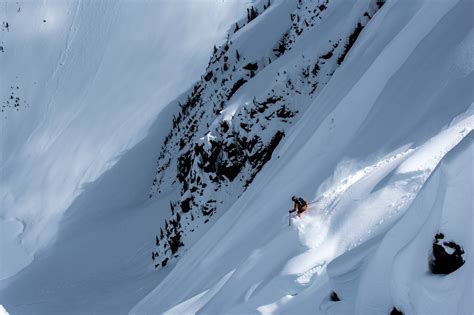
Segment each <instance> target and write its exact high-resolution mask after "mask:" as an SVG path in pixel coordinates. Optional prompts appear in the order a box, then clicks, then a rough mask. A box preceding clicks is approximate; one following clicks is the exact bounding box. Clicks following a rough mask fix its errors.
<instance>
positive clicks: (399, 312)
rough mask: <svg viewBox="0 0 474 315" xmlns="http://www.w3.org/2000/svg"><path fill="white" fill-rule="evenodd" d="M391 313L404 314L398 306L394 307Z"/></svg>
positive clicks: (391, 314)
mask: <svg viewBox="0 0 474 315" xmlns="http://www.w3.org/2000/svg"><path fill="white" fill-rule="evenodd" d="M390 315H403V312H402V311H400V310H398V308H396V307H393V308H392V310H391V311H390Z"/></svg>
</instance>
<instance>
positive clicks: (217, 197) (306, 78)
mask: <svg viewBox="0 0 474 315" xmlns="http://www.w3.org/2000/svg"><path fill="white" fill-rule="evenodd" d="M382 5H383V2H382V1H375V0H362V1H355V2H348V1H273V2H268V1H262V2H260V3H257V4H256V5H255V6H252V10H256V11H257V12H260V14H259V15H258V16H257V17H256V18H254V19H252V20H250V22H249V23H247V24H246V25H243V26H240V28H238V29H237V27H236V28H235V29H234V31H235V33H234V34H230V35H229V37H228V39H227V41H226V42H225V43H224V44H223V45H222V46H221V47H219V48H215V50H214V53H213V55H212V56H211V59H210V61H209V65H208V67H207V69H206V72H205V74H204V75H203V76H202V78H201V80H200V81H199V82H197V83H196V84H195V85H194V87H193V89H192V92H191V93H190V95H189V96H188V97H187V99H186V100H184V102H181V103H180V104H181V111H180V113H179V114H178V115H176V116H175V117H174V118H173V129H172V130H171V131H170V132H169V134H168V136H167V137H166V138H165V141H164V144H163V146H162V149H161V154H160V155H159V158H158V162H157V164H158V166H157V174H156V178H155V179H154V180H153V184H152V191H151V194H150V197H152V198H153V197H156V196H160V194H161V193H163V192H164V193H167V192H169V191H170V190H173V189H176V187H177V188H178V189H179V190H180V195H179V197H178V198H177V199H176V200H173V201H172V202H171V203H170V208H171V213H170V215H171V216H170V218H169V219H167V220H166V222H163V223H162V224H163V225H162V226H161V228H160V229H159V231H158V230H157V235H156V246H157V248H156V250H154V251H153V253H152V258H153V261H154V263H155V266H156V267H157V268H158V267H160V268H161V267H165V266H166V264H167V263H168V261H169V260H170V258H175V257H178V256H179V249H180V247H182V246H184V247H189V246H191V245H192V244H193V242H194V240H196V239H198V238H199V237H200V235H202V234H203V233H205V231H206V230H207V228H208V225H209V224H208V225H205V224H206V223H208V222H211V224H213V223H214V222H215V220H216V218H217V217H219V216H220V215H222V213H223V212H225V210H226V209H227V208H229V207H230V206H231V205H232V203H233V202H234V201H235V200H236V199H237V198H238V197H239V196H240V195H241V194H242V193H243V192H244V191H245V190H246V189H247V187H249V185H250V184H251V183H252V181H253V179H254V178H255V176H256V175H257V174H258V172H259V171H260V170H261V169H262V167H263V166H264V165H265V164H266V163H267V162H268V161H270V159H271V158H272V156H273V155H272V154H273V151H274V150H275V148H277V146H278V144H279V143H280V142H281V141H282V139H283V138H284V137H285V132H286V130H287V128H289V127H290V126H291V125H292V124H294V123H296V122H297V121H298V119H300V117H302V115H304V112H305V111H306V110H307V108H308V106H309V105H310V104H311V102H312V100H313V99H314V98H315V97H316V96H317V95H318V93H319V92H320V91H321V90H322V89H323V88H324V86H325V85H326V84H327V83H328V82H329V80H330V79H331V77H332V75H333V74H334V72H335V71H336V69H337V68H338V67H339V66H340V65H341V64H342V63H343V61H344V60H345V58H346V55H347V53H348V52H349V50H350V48H351V47H352V45H353V44H354V42H355V40H356V39H357V37H358V35H359V34H360V32H361V31H362V29H363V27H364V26H365V25H366V24H367V23H368V22H369V21H370V19H371V18H372V17H373V16H374V14H376V12H377V10H378V9H380V7H381V6H382ZM231 33H232V32H231Z"/></svg>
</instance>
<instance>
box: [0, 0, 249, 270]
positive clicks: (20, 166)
mask: <svg viewBox="0 0 474 315" xmlns="http://www.w3.org/2000/svg"><path fill="white" fill-rule="evenodd" d="M239 9H240V10H239ZM243 11H245V9H244V5H243V4H240V3H238V2H235V1H234V2H232V1H231V2H226V3H221V2H216V1H206V2H202V3H199V4H198V3H186V4H180V3H167V2H161V1H160V2H158V1H157V2H154V3H152V2H145V1H139V2H135V3H133V2H129V1H123V2H110V3H109V2H105V1H103V2H97V1H2V2H1V3H0V19H1V20H2V23H4V24H3V26H2V28H1V31H0V41H1V46H2V52H0V68H1V69H2V71H1V78H0V80H1V84H0V102H1V104H2V112H1V123H0V124H1V135H0V147H1V153H2V154H1V160H0V165H1V166H0V167H1V169H0V171H1V179H2V180H1V182H0V227H1V231H2V232H1V233H2V238H1V240H2V242H1V243H0V244H1V251H2V252H8V253H9V255H2V264H1V268H0V271H1V273H0V279H3V278H6V277H8V276H11V275H12V274H14V273H15V272H17V271H18V270H20V269H21V268H23V267H24V266H26V265H27V264H28V263H30V262H31V260H32V259H33V256H34V254H35V253H36V252H37V250H40V249H42V248H44V247H45V246H47V245H48V244H50V243H51V242H52V241H53V240H54V237H55V235H56V233H57V229H58V225H59V222H60V220H61V218H62V215H63V213H64V212H65V211H66V209H67V208H68V207H69V206H70V205H71V204H72V202H73V201H74V199H75V198H76V197H77V196H78V195H79V194H80V193H81V191H82V190H83V188H84V185H86V184H87V183H90V182H93V181H95V180H96V179H98V178H99V177H100V175H101V174H103V173H104V172H105V171H106V170H107V169H109V168H110V167H111V166H112V165H114V163H115V162H116V161H117V159H118V158H119V156H120V154H122V153H123V152H125V151H126V150H127V149H129V148H131V147H132V146H133V145H134V144H136V143H138V142H139V141H140V140H141V139H143V138H144V137H145V135H146V134H147V131H148V129H149V128H150V126H151V124H152V123H153V121H154V120H155V119H156V116H157V114H158V113H160V112H161V111H162V110H163V108H165V106H166V105H167V104H168V103H169V102H170V101H171V100H173V99H174V98H176V96H177V95H179V93H181V92H184V91H185V90H186V89H187V88H188V87H189V86H190V85H191V83H192V82H194V81H195V80H196V79H197V78H198V77H199V75H200V73H201V72H202V71H203V67H204V66H205V62H206V61H207V58H208V54H209V52H210V51H212V45H213V44H214V43H216V42H219V41H220V40H221V39H222V38H223V36H224V35H225V31H226V29H227V28H228V27H229V26H230V22H228V21H229V20H235V19H237V17H240V16H241V15H242V13H243ZM5 23H8V27H6V24H5ZM198 43H199V44H198ZM17 98H18V101H17V100H16V99H17ZM166 115H167V116H166V117H168V116H169V115H171V114H166ZM164 121H166V123H165V124H163V125H162V127H161V128H162V131H159V132H157V134H158V138H156V141H157V142H158V141H160V139H161V138H160V137H161V134H163V133H164V132H165V131H163V130H167V129H169V125H168V119H166V120H164ZM155 129H156V128H155ZM147 154H149V155H150V157H152V156H156V153H154V151H153V149H152V150H150V151H149V153H147ZM148 163H151V164H148V165H152V164H153V161H152V160H149V162H148ZM147 172H148V171H147ZM149 177H150V175H148V173H146V175H145V177H143V179H142V182H143V185H147V184H146V182H149V180H150V179H149ZM140 187H143V186H140ZM137 195H139V197H138V198H139V199H141V200H143V199H144V197H143V196H144V195H145V196H146V193H145V194H144V193H143V192H142V191H141V190H139V192H138V193H137ZM134 198H137V196H134ZM130 202H132V203H133V202H134V201H133V200H130Z"/></svg>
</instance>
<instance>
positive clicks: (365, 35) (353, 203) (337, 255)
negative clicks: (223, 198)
mask: <svg viewBox="0 0 474 315" xmlns="http://www.w3.org/2000/svg"><path fill="white" fill-rule="evenodd" d="M472 9H473V8H472V3H471V2H469V1H446V2H432V1H416V2H406V1H388V2H387V3H386V4H385V5H384V6H383V8H382V9H381V10H379V12H378V13H377V14H376V15H375V16H374V17H373V19H372V20H371V21H370V22H369V23H368V24H367V25H366V27H365V28H364V30H363V32H362V33H361V34H360V36H359V38H358V39H357V41H356V43H355V45H354V47H353V49H351V51H350V53H349V54H348V55H347V56H346V59H345V62H344V63H343V64H342V66H341V67H340V68H339V69H338V70H337V71H336V72H335V73H334V75H333V76H332V78H331V80H330V81H329V82H328V84H327V85H326V86H325V87H324V88H323V89H322V90H321V91H320V92H319V93H318V95H317V96H316V97H315V98H314V100H313V102H312V104H311V106H309V107H308V109H307V110H306V111H305V113H304V115H303V116H302V117H300V118H299V120H298V123H297V124H296V125H293V126H292V127H291V128H288V129H286V130H285V134H286V136H285V137H284V138H283V139H282V140H281V142H280V144H279V145H278V147H277V148H276V149H275V151H274V152H273V155H272V156H273V157H272V159H271V160H270V162H268V163H267V165H266V166H265V167H264V168H262V170H261V171H260V172H259V174H258V175H257V176H256V177H255V179H254V181H253V182H252V183H251V184H250V186H249V188H248V189H247V190H246V191H245V192H243V194H242V195H241V196H240V198H238V199H237V200H236V202H235V203H234V204H233V205H232V206H231V208H230V209H229V210H228V211H226V212H225V214H223V215H222V216H221V217H220V218H219V220H218V221H217V222H216V223H215V224H214V225H212V227H210V229H209V231H207V232H206V233H205V234H204V235H203V236H202V237H201V238H200V239H199V240H198V241H197V242H196V243H195V244H194V245H193V246H192V247H191V248H190V249H189V251H187V252H186V253H185V254H184V255H183V256H182V257H181V258H180V259H179V261H178V262H177V264H176V266H175V267H174V269H173V270H172V271H171V273H170V274H169V275H168V276H167V278H166V279H164V281H163V282H161V283H160V285H159V286H158V287H157V288H156V289H155V290H154V291H153V292H151V293H150V294H149V295H148V296H147V297H146V298H145V299H144V300H143V301H141V303H139V304H138V305H137V306H136V307H135V308H134V309H133V311H132V313H133V314H143V313H147V312H158V313H167V314H179V313H198V312H199V313H202V314H215V313H239V314H247V313H256V312H258V313H262V314H274V313H301V314H312V313H323V314H324V313H328V314H341V313H343V314H354V313H358V314H388V313H390V312H392V311H393V312H403V313H405V314H412V313H418V314H429V313H436V312H438V311H439V312H441V313H443V314H469V313H471V312H472V310H473V309H474V306H473V304H472V300H471V299H470V295H471V294H472V282H471V281H470V279H472V274H473V269H472V266H473V265H472V261H470V259H471V257H472V256H471V254H468V253H470V252H471V251H472V229H471V228H470V225H469V224H463V223H462V222H463V221H464V222H471V221H472V198H470V195H471V192H472V187H473V178H472V172H473V170H472V154H473V148H474V147H473V141H472V140H473V139H472V134H473V132H472V129H473V128H474V112H473V110H474V108H473V107H472V106H473V105H472V104H473V101H474V100H473V96H472V91H471V87H472V85H473V83H474V82H473V73H472V70H473V69H472V68H469V67H467V68H466V67H465V66H461V65H467V64H469V61H468V60H469V58H472V56H473V51H472V22H471V18H470V14H469V13H468V12H469V11H470V10H472ZM469 43H470V44H469ZM469 47H471V48H469ZM284 56H285V55H283V57H282V58H284ZM280 60H284V59H280ZM280 60H277V61H275V62H273V63H272V64H276V63H278V62H282V61H280ZM467 69H468V70H467ZM265 71H266V69H265V70H263V71H262V73H261V74H260V75H263V73H265ZM258 76H259V75H257V76H256V79H257V80H258ZM257 88H259V87H257ZM248 91H255V89H252V88H251V86H250V84H249V86H247V87H245V88H244V89H243V90H242V92H241V93H242V94H244V92H248ZM238 93H239V92H238ZM236 95H238V94H236ZM275 157H276V158H275ZM295 193H296V194H298V195H303V196H305V197H306V198H307V199H308V200H310V201H313V200H314V201H316V205H315V206H313V207H312V208H311V209H310V211H309V213H307V214H306V215H303V218H302V219H301V220H295V221H293V223H294V226H293V227H292V228H289V227H288V216H287V215H288V213H287V210H288V207H289V206H290V201H289V197H290V196H291V195H292V194H295ZM438 233H443V234H444V236H445V239H446V240H447V241H451V242H454V243H455V244H458V245H459V246H460V247H461V248H462V249H463V252H464V254H463V259H464V260H465V263H464V264H463V265H462V266H461V267H460V268H459V269H456V270H455V271H454V272H453V271H451V272H450V273H449V274H447V275H442V276H440V275H435V274H433V273H432V271H430V267H429V266H430V260H431V255H432V248H433V247H432V246H433V243H434V242H435V236H437V235H438ZM433 297H434V298H433Z"/></svg>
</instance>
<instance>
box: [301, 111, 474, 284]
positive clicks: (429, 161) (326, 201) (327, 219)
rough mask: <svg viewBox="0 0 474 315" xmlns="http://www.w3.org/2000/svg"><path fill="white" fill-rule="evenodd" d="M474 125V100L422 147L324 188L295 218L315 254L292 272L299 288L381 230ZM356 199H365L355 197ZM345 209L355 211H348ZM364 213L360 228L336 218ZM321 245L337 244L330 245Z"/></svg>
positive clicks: (406, 204) (364, 169)
mask: <svg viewBox="0 0 474 315" xmlns="http://www.w3.org/2000/svg"><path fill="white" fill-rule="evenodd" d="M473 128H474V106H471V107H470V109H469V110H468V111H467V112H466V113H465V114H464V115H462V117H459V118H456V119H455V120H454V121H453V123H452V125H451V126H450V127H449V128H447V129H446V130H443V131H441V132H440V133H439V134H438V135H436V136H435V137H433V138H431V139H430V140H429V141H427V142H426V143H425V144H423V145H421V146H420V147H418V148H414V149H412V148H410V149H406V150H404V151H403V152H396V153H394V154H391V155H389V156H388V157H387V158H384V159H381V160H379V161H377V162H376V163H374V164H372V165H369V166H366V167H363V168H361V169H359V170H357V171H355V172H353V173H351V174H348V176H346V177H344V178H343V179H342V180H339V181H337V183H336V184H335V185H333V187H331V188H329V189H327V190H326V191H325V192H324V193H322V196H321V197H319V198H318V199H317V200H319V202H318V203H316V205H312V206H310V207H309V209H308V212H307V214H306V216H303V218H304V219H302V220H294V222H295V223H296V227H297V229H298V232H299V237H300V240H301V242H302V243H303V244H304V245H305V246H307V247H308V248H309V250H308V252H307V253H308V254H309V255H316V256H315V257H317V258H316V259H315V260H314V261H313V265H312V266H311V267H310V268H309V269H307V270H305V271H303V272H298V273H296V274H295V277H296V279H295V283H298V284H300V285H301V288H300V290H303V289H304V288H305V287H307V286H308V285H310V284H311V282H312V279H314V278H313V276H314V275H320V274H321V273H323V272H324V271H325V267H326V265H327V264H328V262H329V261H331V260H333V259H334V258H335V257H337V256H339V255H341V254H342V253H344V252H346V251H349V250H351V249H353V248H355V247H357V246H358V245H360V244H362V243H364V242H365V241H366V240H368V239H369V238H371V237H372V236H373V235H374V234H376V233H383V232H384V231H386V230H387V229H388V228H390V227H391V225H392V224H393V223H394V222H395V221H396V219H397V218H398V217H399V216H400V215H401V214H402V213H403V211H404V210H406V209H407V208H408V207H409V206H410V204H411V203H412V201H413V200H414V199H415V197H416V196H417V194H418V192H419V191H420V189H421V188H422V187H423V184H424V183H425V181H426V180H427V179H428V178H429V176H430V175H431V173H432V172H433V171H434V170H435V168H436V167H437V165H438V163H439V162H440V161H441V160H442V159H443V157H444V156H445V155H446V154H447V153H448V152H449V151H450V150H451V149H452V148H454V147H455V146H456V145H457V144H458V143H459V142H460V141H461V140H462V139H463V138H464V137H466V136H467V135H468V134H469V133H470V132H471V131H472V129H473ZM399 151H400V150H399ZM392 171H393V174H392ZM386 177H389V178H388V183H387V184H385V187H384V188H383V189H381V190H379V191H378V190H374V187H376V185H377V184H378V183H380V182H381V181H382V180H384V179H386ZM359 200H363V202H362V203H358V201H359ZM354 205H355V206H354ZM376 207H378V208H381V209H383V210H381V211H379V213H377V214H376V215H375V216H374V214H373V213H369V211H370V210H375V208H376ZM352 209H354V210H352ZM367 209H368V210H369V211H368V210H367ZM348 210H352V211H353V213H346V212H348ZM341 212H344V213H341ZM364 215H365V216H366V217H370V218H371V221H372V222H368V223H369V224H359V225H360V227H362V228H361V229H357V228H355V229H354V226H353V224H352V223H341V222H339V220H341V219H342V217H343V216H345V217H346V218H344V220H347V221H351V220H350V219H347V217H348V216H349V217H351V218H354V220H360V219H361V218H362V217H363V216H364ZM337 216H339V218H338V217H337ZM349 225H350V226H352V229H351V228H350V227H349ZM335 227H338V228H341V229H344V228H346V231H345V232H343V233H334V235H345V237H344V238H341V239H337V240H334V239H331V238H333V236H332V235H331V233H330V231H331V230H333V229H334V228H335ZM348 235H349V236H348ZM325 247H336V248H332V249H330V250H329V249H328V248H325ZM320 251H322V252H323V253H326V252H330V253H334V254H333V257H325V256H324V255H323V256H322V257H321V258H320V255H318V252H320ZM306 263H307V262H306Z"/></svg>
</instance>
